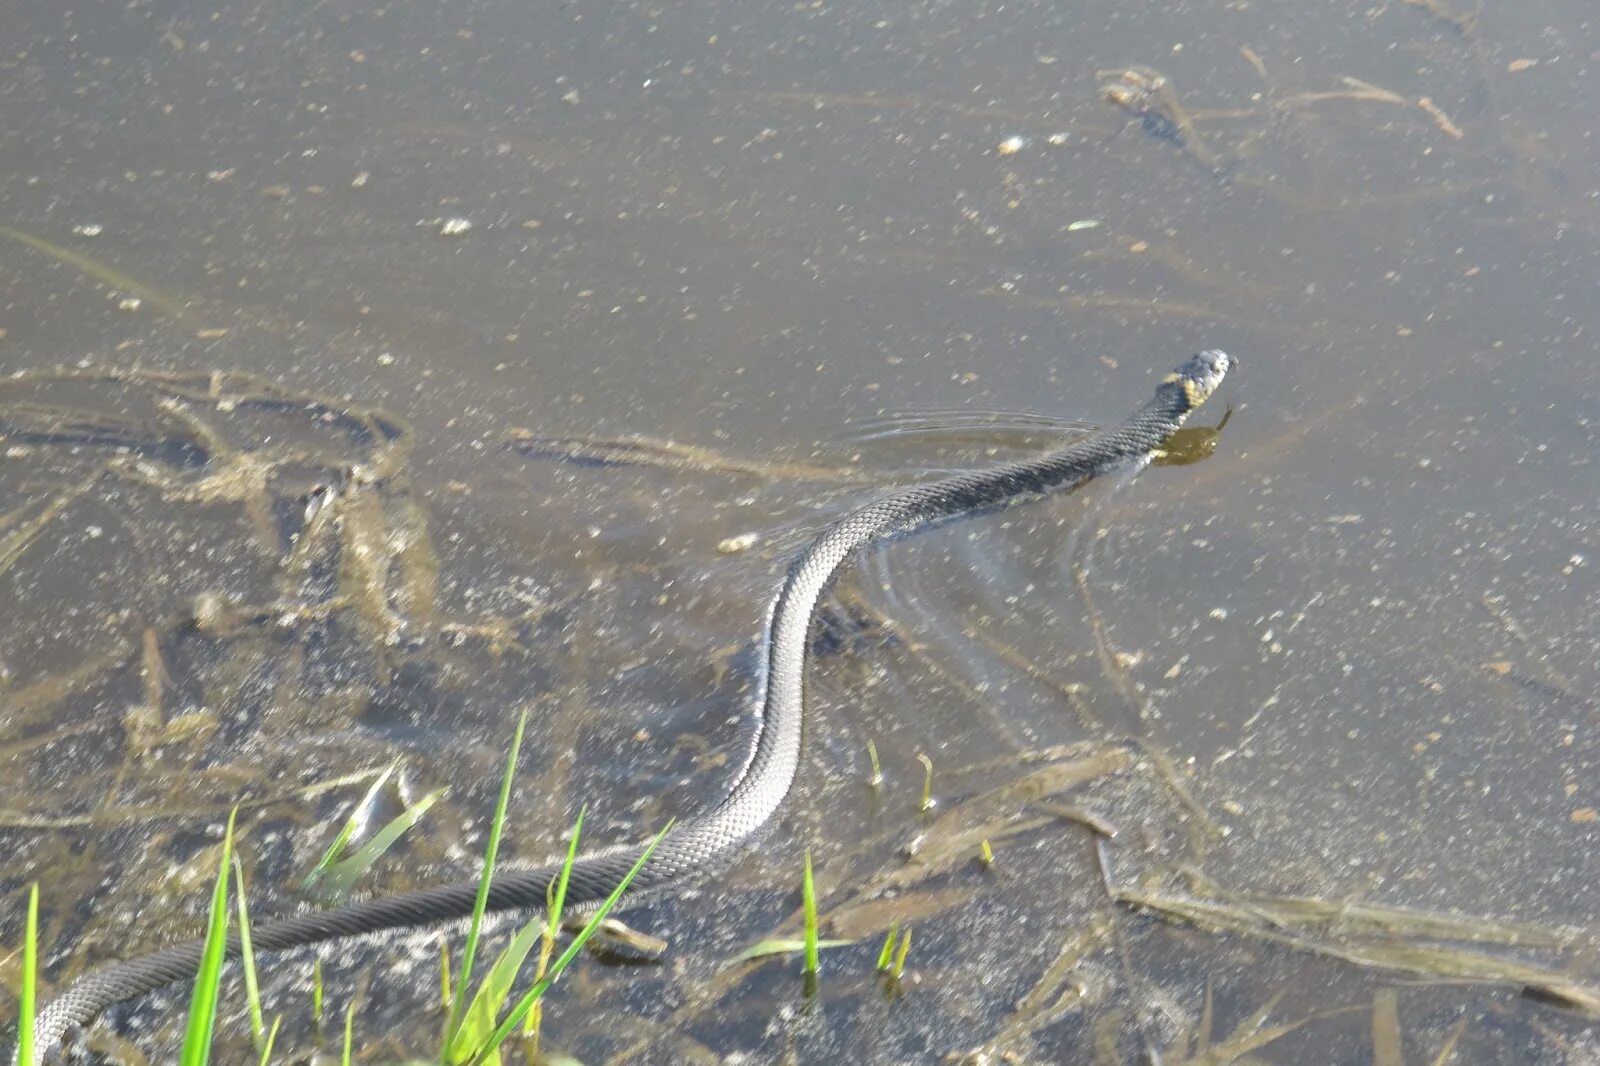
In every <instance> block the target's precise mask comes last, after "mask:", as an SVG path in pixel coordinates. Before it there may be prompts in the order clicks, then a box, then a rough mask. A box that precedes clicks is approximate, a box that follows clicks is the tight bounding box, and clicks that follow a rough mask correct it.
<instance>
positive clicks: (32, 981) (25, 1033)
mask: <svg viewBox="0 0 1600 1066" xmlns="http://www.w3.org/2000/svg"><path fill="white" fill-rule="evenodd" d="M38 979H39V883H38V882H37V881H35V882H34V883H33V884H32V885H30V886H29V888H28V925H27V928H26V930H25V931H24V932H23V934H22V992H21V995H20V997H19V998H20V999H21V1002H20V1003H19V1004H18V1005H17V1061H18V1062H20V1063H23V1064H25V1066H27V1064H30V1063H32V1062H33V1059H34V1054H33V1025H34V1000H35V998H36V997H37V995H38V992H37V985H36V983H37V981H38Z"/></svg>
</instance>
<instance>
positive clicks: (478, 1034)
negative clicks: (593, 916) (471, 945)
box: [445, 811, 583, 1066]
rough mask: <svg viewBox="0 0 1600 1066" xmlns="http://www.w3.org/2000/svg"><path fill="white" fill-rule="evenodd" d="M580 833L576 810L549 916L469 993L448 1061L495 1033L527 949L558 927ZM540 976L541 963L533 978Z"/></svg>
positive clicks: (521, 934) (492, 1065) (521, 933)
mask: <svg viewBox="0 0 1600 1066" xmlns="http://www.w3.org/2000/svg"><path fill="white" fill-rule="evenodd" d="M582 833H583V812H582V811H579V812H578V819H577V822H576V823H575V824H574V825H573V829H572V839H571V840H569V841H568V842H567V857H566V860H565V861H564V862H563V863H562V864H561V873H560V875H559V876H558V877H557V878H556V880H555V881H554V882H553V883H552V884H551V886H550V898H549V908H550V911H549V913H550V915H551V916H552V917H551V918H550V919H549V920H546V921H544V922H538V921H533V922H529V923H528V924H527V925H525V926H524V927H523V928H522V929H520V930H518V932H517V935H516V936H514V937H512V939H511V942H510V943H509V944H507V945H506V946H505V949H504V950H503V951H501V952H500V956H499V958H497V959H496V960H495V963H494V966H493V967H491V968H490V970H489V974H488V976H487V977H485V978H484V979H483V983H482V984H481V985H479V986H478V992H477V994H476V995H474V996H473V997H472V1003H471V1004H469V1005H468V1007H467V1010H466V1013H465V1014H464V1015H462V1019H461V1028H460V1029H459V1030H458V1031H457V1032H456V1036H455V1039H454V1040H453V1041H451V1043H450V1045H449V1047H447V1048H446V1049H445V1058H446V1059H447V1060H448V1061H449V1062H452V1063H464V1062H467V1061H469V1060H471V1058H472V1056H473V1055H474V1054H475V1053H476V1051H477V1050H478V1048H481V1047H482V1046H483V1045H484V1042H485V1041H487V1040H488V1039H489V1037H490V1035H491V1034H493V1033H494V1028H495V1019H497V1018H499V1017H500V1012H501V1010H502V1009H504V1007H505V1005H506V997H507V996H509V995H510V994H511V986H512V984H513V983H514V982H515V981H516V979H517V972H518V971H519V970H521V969H522V964H523V962H524V961H525V960H526V959H527V957H528V953H529V952H530V951H532V950H533V946H534V944H536V943H538V942H539V941H540V940H541V939H547V938H553V937H554V936H555V935H556V933H558V932H559V931H560V929H561V919H560V913H561V907H562V906H563V904H564V903H565V902H566V896H567V881H568V879H569V878H570V877H571V874H572V864H573V863H574V862H575V861H576V860H577V857H578V840H579V838H580V837H581V835H582ZM544 961H546V962H548V960H544ZM543 976H544V971H543V967H541V968H540V972H539V973H538V974H537V975H536V979H537V977H543ZM485 1063H486V1066H499V1056H498V1055H492V1056H490V1057H489V1058H488V1059H486V1060H485Z"/></svg>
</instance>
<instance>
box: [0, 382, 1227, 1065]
mask: <svg viewBox="0 0 1600 1066" xmlns="http://www.w3.org/2000/svg"><path fill="white" fill-rule="evenodd" d="M1232 365H1233V360H1232V358H1231V357H1229V356H1228V355H1227V354H1226V353H1225V352H1221V351H1215V350H1212V351H1205V352H1201V353H1200V354H1198V355H1196V356H1193V357H1192V358H1190V359H1189V360H1188V361H1186V362H1185V363H1184V364H1183V365H1182V366H1180V367H1179V368H1178V369H1177V370H1175V371H1174V372H1173V373H1171V374H1169V375H1167V377H1166V378H1165V379H1164V380H1163V381H1162V383H1161V384H1160V386H1158V387H1157V389H1156V393H1155V395H1154V396H1153V397H1152V398H1151V399H1150V400H1149V401H1148V402H1146V403H1145V404H1144V405H1143V406H1141V407H1140V408H1138V410H1136V411H1134V412H1133V414H1132V415H1130V416H1129V417H1128V418H1127V420H1126V421H1124V422H1122V423H1121V424H1120V425H1117V426H1113V427H1110V428H1108V429H1103V430H1100V431H1099V432H1096V433H1093V434H1090V435H1089V436H1087V437H1085V438H1083V439H1082V440H1079V441H1077V442H1075V443H1073V444H1071V445H1070V446H1068V447H1065V448H1062V449H1059V450H1057V451H1053V452H1049V453H1046V454H1043V455H1038V456H1034V457H1031V458H1028V459H1022V460H1018V461H1016V462H1012V463H1007V464H1005V465H1003V466H998V467H994V468H991V469H988V470H981V471H973V472H969V473H961V474H956V475H954V476H952V477H947V478H943V479H941V480H939V481H934V482H930V483H927V484H922V485H915V486H912V487H910V488H907V489H902V490H900V491H898V492H895V493H893V494H892V495H889V496H887V497H885V498H883V499H881V500H878V501H876V502H873V503H869V504H867V505H865V506H863V507H860V508H858V509H857V510H854V511H852V512H850V513H849V514H847V515H845V516H844V517H843V518H841V519H839V520H838V521H836V522H835V523H833V524H832V525H831V526H829V527H828V528H827V529H826V530H824V531H823V532H822V533H821V534H820V535H819V536H817V537H816V539H814V540H813V541H812V542H811V543H810V544H809V545H808V546H807V547H806V548H805V550H804V551H802V552H801V553H800V555H799V556H798V557H797V558H796V559H795V561H794V563H793V564H792V565H791V566H790V568H789V573H788V576H787V578H785V580H784V583H783V587H782V589H781V590H780V591H779V592H778V595H777V597H776V598H775V599H774V600H773V603H772V609H771V613H770V615H769V617H768V622H767V633H766V640H765V642H764V644H763V651H764V655H765V678H764V685H763V688H762V694H761V699H760V702H759V704H758V705H757V706H756V707H755V708H754V710H753V712H752V713H753V714H754V716H755V723H754V729H753V730H752V731H751V732H752V734H753V739H752V740H751V742H750V743H751V746H750V751H749V755H748V757H747V759H746V761H745V764H744V767H743V769H742V770H741V771H740V772H739V773H738V774H737V775H736V776H735V778H734V780H733V784H732V786H731V787H730V789H729V790H728V791H727V792H726V793H725V795H724V797H723V799H722V801H721V802H720V803H718V804H717V805H716V806H715V807H713V808H712V809H710V810H709V811H706V812H705V813H703V814H701V815H699V816H697V817H695V818H692V819H689V820H687V821H685V822H683V823H681V824H680V825H678V826H677V827H675V828H674V829H673V830H672V831H671V832H670V833H669V834H668V835H667V836H666V838H665V839H664V840H663V841H662V842H661V844H660V845H659V846H658V847H657V848H656V851H655V854H654V855H653V856H652V857H651V859H650V861H649V862H648V863H647V864H646V865H645V866H644V868H643V869H642V870H641V871H640V872H639V874H638V876H637V877H636V878H635V880H634V882H633V884H632V885H631V886H630V888H629V898H633V897H635V896H638V895H641V894H644V893H647V892H649V891H651V890H652V889H663V888H667V887H669V886H674V885H682V884H683V883H684V882H687V881H688V880H690V878H691V877H692V876H693V875H697V874H702V873H704V872H706V871H707V870H708V869H711V868H713V867H714V866H715V865H716V863H717V862H718V861H719V860H723V859H726V858H727V857H728V855H729V853H730V852H731V851H733V850H734V849H735V848H736V847H737V846H738V845H739V844H740V843H741V842H743V841H745V840H746V839H747V838H748V837H750V835H751V834H752V833H754V832H755V831H756V830H757V829H758V828H759V827H760V826H761V825H762V824H763V823H765V822H766V821H767V819H768V818H770V817H771V816H772V814H773V812H774V811H776V810H777V809H778V807H779V806H780V805H781V804H782V803H783V801H784V798H785V797H786V796H787V795H788V793H789V788H790V786H791V784H793V782H794V777H795V771H796V768H797V767H798V765H799V761H800V740H801V722H802V717H803V713H804V704H805V662H806V652H807V636H808V631H809V629H810V626H811V620H812V615H813V613H814V611H815V609H816V606H817V602H818V600H819V599H820V598H821V596H822V594H823V592H824V591H825V590H826V589H827V588H828V586H829V584H830V583H831V581H832V580H833V578H834V576H835V575H836V574H837V573H838V571H839V568H840V567H841V566H842V565H843V564H844V562H845V560H846V559H848V558H849V557H850V555H852V554H853V553H854V552H856V551H858V550H859V549H861V548H863V547H865V546H866V545H868V544H871V543H873V542H874V541H878V540H881V539H883V538H885V537H888V536H892V535H894V534H897V533H906V532H910V531H911V530H914V529H917V528H919V527H921V526H924V525H927V524H929V523H931V522H934V521H937V520H939V519H943V518H950V517H954V516H956V515H960V514H963V513H966V512H970V511H975V510H981V509H984V508H989V507H994V506H997V505H1000V504H1003V503H1006V502H1008V501H1011V500H1013V499H1015V498H1018V497H1023V496H1033V495H1038V494H1040V493H1043V492H1046V491H1049V490H1055V489H1066V488H1071V487H1073V486H1075V485H1079V484H1082V483H1083V482H1085V481H1088V480H1089V479H1091V478H1094V477H1096V476H1098V475H1100V474H1103V473H1105V472H1107V471H1109V470H1112V469H1116V468H1120V467H1127V466H1137V465H1142V464H1144V463H1146V462H1148V461H1149V460H1150V459H1151V457H1152V455H1153V454H1154V453H1155V451H1156V450H1157V449H1158V448H1160V447H1161V445H1162V444H1163V443H1164V442H1165V441H1166V440H1167V438H1168V437H1170V436H1171V435H1172V434H1173V433H1174V432H1175V431H1176V430H1177V429H1178V428H1179V427H1180V426H1181V425H1182V424H1183V421H1184V419H1185V418H1187V417H1188V416H1189V414H1190V413H1192V412H1193V411H1194V410H1195V409H1196V408H1197V407H1199V406H1200V405H1201V404H1202V403H1204V402H1205V400H1206V398H1207V397H1208V396H1210V395H1211V393H1212V391H1213V390H1214V389H1215V388H1216V387H1217V385H1218V384H1219V383H1220V382H1221V380H1222V378H1223V375H1224V374H1226V373H1227V371H1228V369H1229V367H1231V366H1232ZM642 848H643V845H641V844H624V845H617V846H614V847H610V848H606V849H603V850H600V851H595V852H591V853H589V854H587V855H583V856H580V857H579V858H578V859H577V861H576V863H575V865H574V866H573V869H572V873H571V880H570V883H569V885H568V888H567V896H566V899H567V904H568V906H570V907H573V908H581V907H583V906H585V905H591V906H592V905H594V904H597V903H599V902H600V901H602V900H604V899H605V898H606V897H607V896H608V895H610V893H611V891H612V890H613V889H614V888H615V887H616V886H617V884H618V883H619V881H620V880H621V879H622V877H623V876H624V874H626V872H627V871H628V869H629V868H630V867H631V866H632V865H633V863H634V860H635V859H637V858H638V856H639V854H640V852H641V851H642ZM560 869H561V864H560V863H549V864H546V865H543V866H539V867H536V868H523V869H506V870H503V871H502V870H497V871H496V872H495V874H494V878H493V881H492V883H491V885H490V889H489V904H488V906H489V910H490V911H506V910H526V911H536V910H538V909H541V908H542V907H543V906H544V904H545V899H546V890H547V888H548V887H549V885H550V883H551V882H552V881H553V880H554V879H555V878H556V877H557V875H558V874H559V873H560ZM477 888H478V885H477V881H476V880H474V881H466V882H461V883H458V884H450V885H441V886H438V887H435V888H427V889H421V890H418V891H415V892H407V893H404V894H401V895H394V896H385V897H379V898H375V899H369V900H363V901H360V902H355V903H349V904H345V905H343V906H339V907H334V908H331V909H328V910H322V911H309V912H306V913H303V914H297V915H294V916H291V917H288V918H283V919H279V920H277V921H273V922H267V923H264V924H261V925H257V926H253V927H252V928H251V933H250V935H251V941H252V944H253V947H254V949H255V951H256V952H258V953H261V952H273V951H286V950H288V949H291V948H298V947H303V946H306V945H309V944H316V943H321V942H324V941H329V940H339V939H343V938H347V937H356V936H363V935H367V934H370V933H375V932H381V931H383V930H389V929H403V928H416V927H421V926H429V925H436V924H439V923H443V922H448V921H453V920H456V919H461V918H465V917H467V916H469V915H470V914H471V913H472V909H473V904H474V901H475V897H476V894H477ZM201 952H202V944H201V943H200V942H198V941H195V942H191V943H187V944H180V945H177V946H175V947H170V948H166V949H164V950H161V951H157V952H153V953H151V954H148V955H141V956H137V957H135V958H131V959H126V960H123V961H121V962H114V963H111V964H109V965H107V966H105V967H102V968H101V969H99V970H95V971H93V972H91V973H89V974H87V975H85V976H84V977H82V978H80V979H79V980H77V981H75V982H73V983H72V984H71V985H69V986H68V987H67V988H66V989H65V990H64V991H63V992H62V993H61V994H60V995H59V996H57V997H56V998H55V999H53V1000H51V1001H50V1002H49V1003H48V1004H46V1005H45V1007H44V1009H43V1010H42V1011H41V1012H40V1014H39V1016H38V1020H37V1027H36V1029H35V1033H36V1044H35V1046H36V1048H37V1049H38V1051H37V1052H36V1054H35V1061H34V1062H33V1063H29V1064H28V1066H39V1064H40V1063H42V1062H43V1061H44V1056H45V1055H46V1054H47V1053H48V1052H49V1051H50V1050H51V1049H53V1048H55V1047H56V1046H57V1045H59V1044H60V1042H61V1040H62V1038H63V1037H64V1036H65V1034H66V1032H67V1031H68V1030H69V1029H70V1028H72V1027H73V1026H79V1025H85V1024H87V1023H89V1022H90V1021H92V1020H93V1019H94V1018H96V1017H97V1016H98V1015H99V1014H100V1013H101V1012H102V1011H104V1010H105V1009H106V1008H108V1007H110V1006H112V1005H113V1004H116V1003H121V1002H125V1001H127V1000H131V999H135V998H137V997H139V996H142V995H145V994H147V993H150V992H153V991H155V990H156V989H159V988H162V987H164V986H166V985H168V984H171V983H173V982H176V981H181V980H185V979H190V978H193V977H194V975H195V972H196V970H197V969H198V967H199V964H200V957H201ZM238 953H239V941H238V939H237V936H235V937H233V938H232V940H231V941H230V944H229V957H230V958H237V957H238ZM12 1061H13V1064H14V1066H15V1063H16V1059H15V1058H13V1060H12Z"/></svg>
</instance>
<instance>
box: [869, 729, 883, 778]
mask: <svg viewBox="0 0 1600 1066" xmlns="http://www.w3.org/2000/svg"><path fill="white" fill-rule="evenodd" d="M867 759H868V760H869V761H870V762H871V763H872V776H871V777H869V778H867V784H869V785H871V786H872V787H873V788H874V789H877V788H882V787H883V767H882V766H880V765H878V745H876V744H874V743H873V742H872V740H871V739H870V738H869V739H868V740H867Z"/></svg>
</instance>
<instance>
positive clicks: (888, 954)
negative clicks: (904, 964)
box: [877, 922, 900, 973]
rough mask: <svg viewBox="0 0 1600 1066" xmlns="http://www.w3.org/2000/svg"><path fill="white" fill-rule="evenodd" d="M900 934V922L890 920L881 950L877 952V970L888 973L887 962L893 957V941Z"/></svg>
mask: <svg viewBox="0 0 1600 1066" xmlns="http://www.w3.org/2000/svg"><path fill="white" fill-rule="evenodd" d="M899 936H900V923H899V922H890V923H889V933H888V935H887V936H885V937H884V938H883V950H882V951H880V952H878V967H877V969H878V972H879V973H888V972H889V963H890V962H891V960H893V959H894V942H895V940H897V939H898V938H899Z"/></svg>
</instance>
